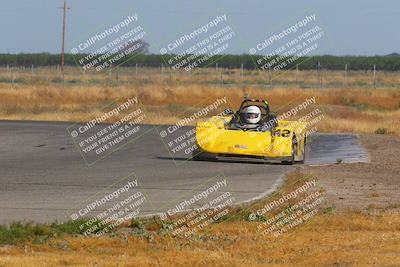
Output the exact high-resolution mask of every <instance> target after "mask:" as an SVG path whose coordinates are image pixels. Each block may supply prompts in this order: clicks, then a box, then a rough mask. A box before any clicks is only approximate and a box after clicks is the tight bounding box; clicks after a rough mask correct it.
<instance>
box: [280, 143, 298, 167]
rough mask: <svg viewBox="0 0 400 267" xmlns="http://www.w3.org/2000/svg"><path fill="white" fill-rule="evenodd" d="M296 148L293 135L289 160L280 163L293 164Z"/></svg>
mask: <svg viewBox="0 0 400 267" xmlns="http://www.w3.org/2000/svg"><path fill="white" fill-rule="evenodd" d="M296 149H297V142H296V137H294V138H293V140H292V156H291V158H290V160H284V161H282V164H284V165H293V164H294V162H295V153H296V151H297V150H296Z"/></svg>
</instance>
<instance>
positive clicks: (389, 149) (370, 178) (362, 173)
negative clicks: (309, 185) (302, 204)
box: [306, 134, 400, 212]
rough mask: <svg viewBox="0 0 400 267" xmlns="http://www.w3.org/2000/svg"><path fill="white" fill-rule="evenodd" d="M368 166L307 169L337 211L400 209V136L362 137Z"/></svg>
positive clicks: (348, 165)
mask: <svg viewBox="0 0 400 267" xmlns="http://www.w3.org/2000/svg"><path fill="white" fill-rule="evenodd" d="M360 140H361V143H362V145H363V146H364V147H365V148H366V150H367V152H368V153H369V157H370V162H369V163H352V164H334V165H328V166H310V167H306V171H307V172H311V173H313V174H314V175H316V176H317V177H318V179H319V185H320V186H322V187H323V188H324V189H325V190H326V192H325V193H326V197H327V200H328V202H329V203H330V204H331V205H332V206H333V207H334V208H335V209H336V210H338V211H341V210H342V211H343V210H348V209H352V210H361V211H368V212H374V211H376V210H380V209H390V210H392V209H393V210H397V211H399V210H400V160H399V155H400V137H399V136H393V135H377V134H363V135H360Z"/></svg>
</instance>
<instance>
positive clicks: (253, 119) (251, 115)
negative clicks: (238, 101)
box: [242, 106, 261, 124]
mask: <svg viewBox="0 0 400 267" xmlns="http://www.w3.org/2000/svg"><path fill="white" fill-rule="evenodd" d="M242 114H243V118H244V120H245V122H246V123H251V124H256V123H258V122H259V121H260V119H261V110H260V108H259V107H257V106H248V107H246V108H244V109H243V111H242Z"/></svg>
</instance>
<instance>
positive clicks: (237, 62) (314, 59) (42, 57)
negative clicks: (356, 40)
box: [0, 53, 400, 71]
mask: <svg viewBox="0 0 400 267" xmlns="http://www.w3.org/2000/svg"><path fill="white" fill-rule="evenodd" d="M77 56H78V57H79V58H81V57H83V56H86V55H82V54H80V55H75V56H74V55H72V54H66V55H65V65H67V66H77V63H76V58H75V59H74V57H77ZM175 56H176V55H164V56H161V55H155V54H136V55H132V56H130V58H129V60H126V59H124V63H123V64H122V66H135V65H136V64H138V65H139V66H141V67H160V66H161V64H164V66H167V65H168V63H167V62H168V60H169V59H171V58H173V57H175ZM189 56H190V55H189ZM272 58H273V57H272ZM272 58H271V59H272ZM271 59H268V60H271ZM257 60H260V62H266V61H265V59H263V56H260V55H255V56H250V55H245V54H243V55H218V56H213V57H211V58H209V59H208V60H207V61H206V62H205V63H203V64H202V65H201V66H200V67H207V66H208V67H214V66H215V64H216V63H218V66H219V67H221V68H241V66H243V68H244V69H255V68H257V67H258V68H259V67H260V64H257ZM318 62H320V66H321V68H322V69H326V70H343V69H344V67H345V65H346V64H347V66H348V69H349V70H368V69H373V66H374V64H375V65H376V69H378V70H390V71H398V70H400V55H398V54H391V55H387V56H329V55H324V56H311V57H301V58H298V59H297V60H295V61H294V62H292V63H291V64H288V65H287V66H285V67H283V68H282V69H290V68H296V65H298V68H299V69H300V70H309V69H315V68H317V66H318ZM59 63H60V55H59V54H49V53H37V54H0V66H6V65H9V66H17V67H20V66H25V67H30V66H31V65H34V66H55V65H57V64H59ZM169 66H171V65H169Z"/></svg>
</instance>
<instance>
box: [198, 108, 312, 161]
mask: <svg viewBox="0 0 400 267" xmlns="http://www.w3.org/2000/svg"><path fill="white" fill-rule="evenodd" d="M231 118H232V116H214V117H211V118H209V119H207V120H204V121H200V122H198V123H197V125H196V140H197V145H198V146H199V148H200V149H201V150H202V151H204V152H208V153H212V154H216V155H242V156H257V157H263V158H277V157H279V158H290V157H292V152H293V146H292V143H293V142H292V140H293V137H294V136H296V139H297V143H296V146H297V147H295V151H294V157H296V158H299V157H300V156H301V155H303V153H304V149H305V138H304V137H305V130H306V124H305V123H304V122H298V121H279V122H278V126H277V127H275V129H274V131H272V132H271V131H266V132H257V131H243V130H229V129H228V128H227V124H228V123H229V121H230V120H231Z"/></svg>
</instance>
